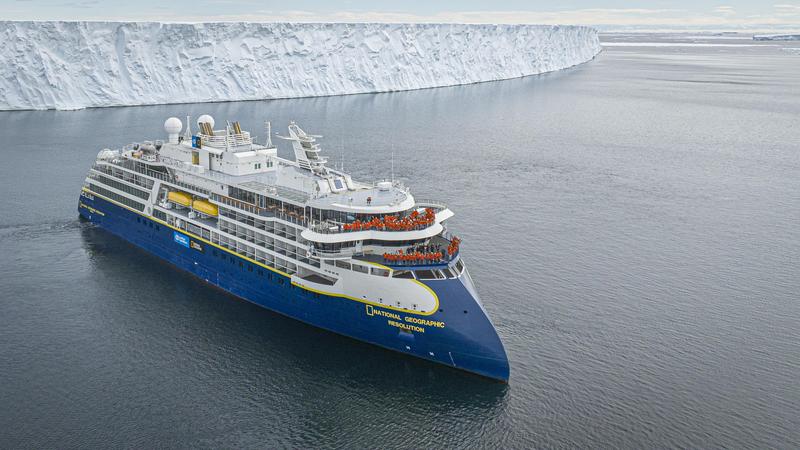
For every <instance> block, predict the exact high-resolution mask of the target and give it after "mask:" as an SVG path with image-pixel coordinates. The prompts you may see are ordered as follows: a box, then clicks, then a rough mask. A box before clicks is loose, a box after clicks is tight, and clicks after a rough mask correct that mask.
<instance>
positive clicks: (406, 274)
mask: <svg viewBox="0 0 800 450" xmlns="http://www.w3.org/2000/svg"><path fill="white" fill-rule="evenodd" d="M392 278H409V279H414V272H412V271H410V270H395V271H394V274H392Z"/></svg>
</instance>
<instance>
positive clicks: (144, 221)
mask: <svg viewBox="0 0 800 450" xmlns="http://www.w3.org/2000/svg"><path fill="white" fill-rule="evenodd" d="M136 221H137V222H139V223H141V224H142V225H144V226H146V227H150V228H154V229H155V230H156V231H159V230H160V229H161V226H160V225H159V224H157V223H153V221H152V220H147V219H143V218H142V217H141V216H137V217H136Z"/></svg>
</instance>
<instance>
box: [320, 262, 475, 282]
mask: <svg viewBox="0 0 800 450" xmlns="http://www.w3.org/2000/svg"><path fill="white" fill-rule="evenodd" d="M325 264H328V265H329V266H336V267H338V268H340V269H347V270H353V271H355V272H361V273H371V274H372V275H377V276H380V277H388V276H389V271H388V270H386V269H382V268H380V267H366V266H362V265H361V264H353V263H350V262H348V261H342V260H337V261H335V262H334V261H330V260H329V261H325ZM463 271H464V263H462V262H461V260H460V259H459V260H458V261H457V262H456V265H455V267H445V268H443V269H425V270H416V271H412V270H395V271H394V272H393V273H392V278H407V279H414V278H416V279H417V280H444V279H446V278H458V276H459V274H461V272H463Z"/></svg>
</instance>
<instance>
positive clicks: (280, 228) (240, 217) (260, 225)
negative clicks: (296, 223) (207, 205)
mask: <svg viewBox="0 0 800 450" xmlns="http://www.w3.org/2000/svg"><path fill="white" fill-rule="evenodd" d="M219 214H220V216H222V217H227V218H229V219H233V220H235V221H237V222H241V223H243V224H246V225H250V226H251V227H253V228H257V229H259V230H264V231H266V232H268V233H272V234H276V235H278V236H281V237H285V238H287V239H291V240H293V241H298V242H300V243H301V244H305V240H304V239H303V238H301V237H300V232H299V231H298V230H297V229H296V228H294V227H291V226H288V225H283V224H281V223H280V222H276V221H274V220H261V219H256V218H254V217H252V216H249V215H247V214H242V213H239V212H238V211H235V210H232V209H229V208H224V207H222V208H220V210H219Z"/></svg>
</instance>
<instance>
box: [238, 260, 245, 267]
mask: <svg viewBox="0 0 800 450" xmlns="http://www.w3.org/2000/svg"><path fill="white" fill-rule="evenodd" d="M239 268H240V269H244V264H242V262H241V261H239Z"/></svg>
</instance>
